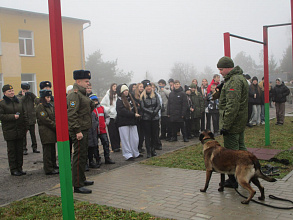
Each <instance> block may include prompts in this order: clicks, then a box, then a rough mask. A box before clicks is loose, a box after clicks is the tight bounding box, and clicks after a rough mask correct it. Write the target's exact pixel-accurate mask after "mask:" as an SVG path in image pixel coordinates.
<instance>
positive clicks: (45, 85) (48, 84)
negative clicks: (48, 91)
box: [40, 81, 52, 89]
mask: <svg viewBox="0 0 293 220" xmlns="http://www.w3.org/2000/svg"><path fill="white" fill-rule="evenodd" d="M48 86H49V87H50V88H52V83H51V82H50V81H42V82H40V89H43V88H45V87H48Z"/></svg>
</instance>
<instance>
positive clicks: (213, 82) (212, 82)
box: [207, 79, 220, 94]
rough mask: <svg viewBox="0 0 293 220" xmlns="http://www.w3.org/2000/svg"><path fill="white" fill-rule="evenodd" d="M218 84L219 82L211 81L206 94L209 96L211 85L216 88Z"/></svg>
mask: <svg viewBox="0 0 293 220" xmlns="http://www.w3.org/2000/svg"><path fill="white" fill-rule="evenodd" d="M219 84H220V82H215V80H214V79H212V81H211V83H210V84H209V85H208V88H207V94H210V92H211V86H212V85H216V86H218V85H219Z"/></svg>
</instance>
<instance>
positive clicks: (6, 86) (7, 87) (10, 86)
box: [2, 84, 13, 92]
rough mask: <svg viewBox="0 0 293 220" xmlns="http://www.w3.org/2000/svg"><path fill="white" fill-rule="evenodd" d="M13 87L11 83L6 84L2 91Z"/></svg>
mask: <svg viewBox="0 0 293 220" xmlns="http://www.w3.org/2000/svg"><path fill="white" fill-rule="evenodd" d="M11 89H13V87H12V85H9V84H6V85H4V86H3V87H2V92H6V91H7V90H11Z"/></svg>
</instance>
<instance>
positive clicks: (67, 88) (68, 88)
mask: <svg viewBox="0 0 293 220" xmlns="http://www.w3.org/2000/svg"><path fill="white" fill-rule="evenodd" d="M72 89H73V85H69V86H67V87H66V93H68V92H69V91H70V90H72Z"/></svg>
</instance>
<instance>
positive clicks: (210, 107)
mask: <svg viewBox="0 0 293 220" xmlns="http://www.w3.org/2000/svg"><path fill="white" fill-rule="evenodd" d="M207 113H211V114H212V113H219V99H216V100H213V93H212V92H210V93H209V94H208V96H207Z"/></svg>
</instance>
